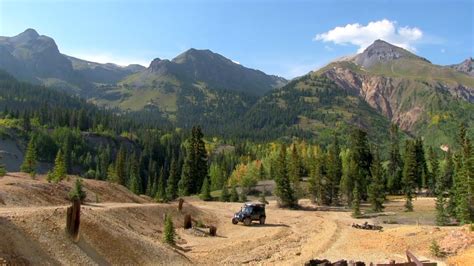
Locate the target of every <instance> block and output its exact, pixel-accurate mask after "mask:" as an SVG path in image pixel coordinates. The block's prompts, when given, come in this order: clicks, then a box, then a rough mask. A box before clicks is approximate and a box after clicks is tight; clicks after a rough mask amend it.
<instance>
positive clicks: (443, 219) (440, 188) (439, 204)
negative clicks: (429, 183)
mask: <svg viewBox="0 0 474 266" xmlns="http://www.w3.org/2000/svg"><path fill="white" fill-rule="evenodd" d="M432 163H433V162H432ZM432 167H433V164H432ZM432 169H433V168H432ZM432 171H433V170H432ZM436 177H437V181H436V183H435V194H436V224H437V225H440V226H443V225H446V224H447V223H448V217H449V215H448V212H447V210H446V198H445V196H444V194H445V192H446V190H447V188H446V187H444V182H442V181H443V180H442V179H443V177H442V176H441V175H437V176H436Z"/></svg>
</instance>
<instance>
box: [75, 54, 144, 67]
mask: <svg viewBox="0 0 474 266" xmlns="http://www.w3.org/2000/svg"><path fill="white" fill-rule="evenodd" d="M67 55H70V56H73V57H76V58H79V59H83V60H87V61H91V62H96V63H101V64H105V63H114V64H116V65H119V66H128V65H130V64H139V65H142V66H148V65H149V64H150V62H151V60H153V58H151V59H145V58H132V57H123V56H116V55H113V54H109V53H83V52H77V53H74V52H71V53H67Z"/></svg>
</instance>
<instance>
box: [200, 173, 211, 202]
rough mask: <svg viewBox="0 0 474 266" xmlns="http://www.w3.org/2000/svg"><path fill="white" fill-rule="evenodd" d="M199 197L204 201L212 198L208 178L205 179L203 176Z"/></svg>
mask: <svg viewBox="0 0 474 266" xmlns="http://www.w3.org/2000/svg"><path fill="white" fill-rule="evenodd" d="M199 197H200V198H201V199H202V200H205V201H210V200H212V197H211V184H210V183H209V180H208V179H207V177H206V178H204V182H202V188H201V194H200V195H199Z"/></svg>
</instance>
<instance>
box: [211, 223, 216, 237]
mask: <svg viewBox="0 0 474 266" xmlns="http://www.w3.org/2000/svg"><path fill="white" fill-rule="evenodd" d="M209 235H211V236H216V235H217V227H215V226H214V225H211V226H209Z"/></svg>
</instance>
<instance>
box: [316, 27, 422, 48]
mask: <svg viewBox="0 0 474 266" xmlns="http://www.w3.org/2000/svg"><path fill="white" fill-rule="evenodd" d="M422 37H423V32H422V31H421V30H420V29H419V28H417V27H408V26H405V27H399V26H398V25H397V22H396V21H390V20H388V19H383V20H378V21H372V22H369V23H368V24H367V25H361V24H359V23H354V24H347V25H345V26H339V27H335V28H334V29H332V30H329V31H328V32H324V33H320V34H317V35H316V37H314V39H313V40H315V41H323V42H333V43H335V44H340V45H346V44H353V45H356V46H358V47H359V49H358V52H359V53H360V52H362V51H364V49H365V48H367V46H369V45H371V44H372V43H373V42H374V41H375V40H377V39H381V40H384V41H387V42H389V43H392V44H394V45H396V46H400V47H402V48H405V49H408V50H412V51H416V48H415V46H414V44H415V43H416V42H417V41H419V40H421V38H422Z"/></svg>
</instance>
